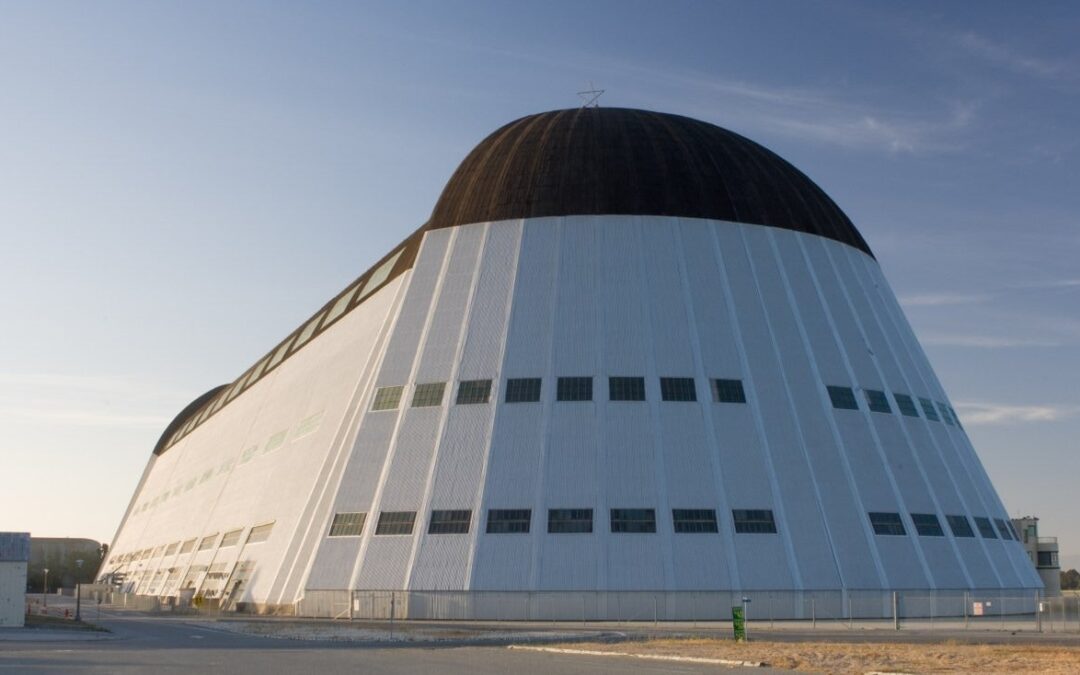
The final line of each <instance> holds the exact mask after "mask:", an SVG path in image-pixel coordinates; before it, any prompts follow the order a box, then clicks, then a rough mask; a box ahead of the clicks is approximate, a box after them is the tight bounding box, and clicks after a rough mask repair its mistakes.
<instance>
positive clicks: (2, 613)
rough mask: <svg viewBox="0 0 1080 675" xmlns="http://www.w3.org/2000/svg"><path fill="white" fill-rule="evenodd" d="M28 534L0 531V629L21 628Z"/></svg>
mask: <svg viewBox="0 0 1080 675" xmlns="http://www.w3.org/2000/svg"><path fill="white" fill-rule="evenodd" d="M29 560H30V533H29V532H0V626H2V627H12V626H14V627H21V626H22V625H23V623H24V622H25V620H26V602H25V601H26V564H27V561H29Z"/></svg>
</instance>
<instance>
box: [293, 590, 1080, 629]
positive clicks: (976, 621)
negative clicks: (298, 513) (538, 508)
mask: <svg viewBox="0 0 1080 675" xmlns="http://www.w3.org/2000/svg"><path fill="white" fill-rule="evenodd" d="M744 601H745V607H746V612H747V615H748V617H749V618H750V620H751V621H753V622H755V623H761V622H767V623H769V624H771V625H774V626H775V625H777V624H778V622H792V621H797V622H799V623H800V624H801V625H803V626H806V625H808V626H809V627H812V628H813V627H817V626H818V625H822V626H838V625H843V626H848V627H851V628H854V627H856V625H857V626H858V627H860V628H867V627H880V628H892V629H902V628H935V627H937V628H942V629H945V628H953V629H994V630H1039V629H1040V628H1041V625H1042V624H1043V623H1045V622H1046V621H1051V625H1053V626H1055V627H1056V628H1055V630H1067V627H1068V626H1069V625H1072V626H1073V627H1074V628H1073V629H1074V630H1077V631H1080V617H1078V612H1080V602H1078V599H1076V598H1061V597H1058V598H1052V599H1046V598H1042V597H1040V595H1039V594H1038V593H1037V592H1034V591H1026V590H1021V591H1000V592H973V591H930V592H926V591H880V590H850V591H797V592H792V591H747V592H727V591H686V592H663V591H658V592H648V591H535V592H514V591H351V592H350V591H332V590H324V591H308V592H307V593H306V594H305V596H304V598H303V600H300V601H299V602H298V603H297V604H296V607H295V614H296V615H298V616H308V617H323V618H334V619H373V620H388V619H391V618H392V619H394V620H406V619H413V620H451V621H452V620H463V621H580V622H585V623H588V622H662V621H663V622H669V621H680V622H687V621H689V622H715V621H729V620H730V619H731V609H732V607H736V606H743V605H744ZM1040 608H1041V610H1042V611H1041V612H1040V611H1036V610H1038V609H1040ZM1051 615H1053V618H1051ZM1069 622H1072V623H1071V624H1070V623H1069Z"/></svg>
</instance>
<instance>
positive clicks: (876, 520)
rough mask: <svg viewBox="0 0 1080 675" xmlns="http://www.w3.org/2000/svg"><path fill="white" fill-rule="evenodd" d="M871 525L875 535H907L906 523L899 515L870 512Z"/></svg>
mask: <svg viewBox="0 0 1080 675" xmlns="http://www.w3.org/2000/svg"><path fill="white" fill-rule="evenodd" d="M870 525H871V526H872V527H873V528H874V534H890V535H900V536H903V535H905V534H907V531H906V530H905V529H904V521H902V520H900V514H899V513H881V512H880V511H871V512H870Z"/></svg>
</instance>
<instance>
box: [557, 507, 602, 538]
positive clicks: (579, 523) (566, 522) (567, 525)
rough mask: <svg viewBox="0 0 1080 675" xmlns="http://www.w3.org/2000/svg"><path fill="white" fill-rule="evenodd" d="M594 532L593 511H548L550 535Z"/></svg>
mask: <svg viewBox="0 0 1080 675" xmlns="http://www.w3.org/2000/svg"><path fill="white" fill-rule="evenodd" d="M573 532H580V533H589V532H592V509H548V534H562V533H573Z"/></svg>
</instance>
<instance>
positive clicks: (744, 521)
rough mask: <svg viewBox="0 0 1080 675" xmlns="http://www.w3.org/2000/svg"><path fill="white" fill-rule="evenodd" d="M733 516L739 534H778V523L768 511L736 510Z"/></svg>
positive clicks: (732, 513)
mask: <svg viewBox="0 0 1080 675" xmlns="http://www.w3.org/2000/svg"><path fill="white" fill-rule="evenodd" d="M731 516H732V518H734V520H735V531H736V532H738V533H739V534H776V521H775V520H773V512H772V511H770V510H768V509H734V510H733V511H732V512H731Z"/></svg>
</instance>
